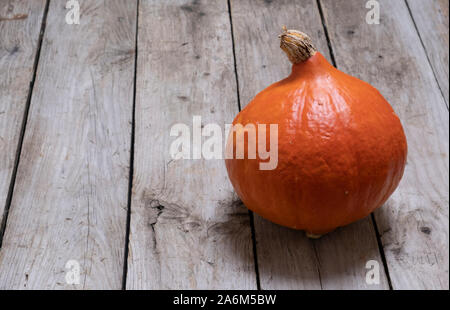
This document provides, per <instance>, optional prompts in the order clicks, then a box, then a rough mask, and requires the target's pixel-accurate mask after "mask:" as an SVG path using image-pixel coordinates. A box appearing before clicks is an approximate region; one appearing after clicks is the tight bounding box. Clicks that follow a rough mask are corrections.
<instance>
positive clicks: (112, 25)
mask: <svg viewBox="0 0 450 310" xmlns="http://www.w3.org/2000/svg"><path fill="white" fill-rule="evenodd" d="M67 2H68V1H66V0H49V1H47V0H29V1H25V0H0V217H1V220H2V222H1V223H2V225H1V230H0V232H1V235H0V236H1V239H0V240H1V250H0V288H1V289H10V288H11V289H58V288H60V289H121V288H124V289H178V288H182V289H219V288H220V289H256V288H261V289H394V290H396V289H448V288H449V273H448V272H449V271H448V270H449V239H448V232H449V218H448V203H449V153H448V147H449V141H448V139H449V112H448V101H449V96H448V94H449V75H448V70H449V68H448V58H449V57H448V48H449V28H448V27H449V20H448V19H449V3H448V1H447V0H427V1H424V0H394V1H392V0H378V1H375V2H377V3H378V4H379V9H380V11H379V12H380V19H379V24H376V23H375V24H373V23H368V22H367V21H366V18H367V14H368V12H369V10H370V9H371V6H373V5H374V4H373V2H374V1H364V0H345V1H334V0H318V1H316V0H297V1H288V0H285V1H275V0H274V1H271V0H266V1H262V0H261V1H260V0H254V1H253V0H252V1H250V0H249V1H236V0H231V1H226V0H213V1H206V0H170V1H157V0H135V1H123V0H79V1H78V2H79V4H80V20H79V24H71V23H70V22H68V20H67V16H69V15H68V13H69V12H70V11H69V10H68V8H66V4H67ZM71 2H73V1H71ZM75 2H76V1H75ZM366 5H367V7H366ZM72 13H73V14H75V13H74V12H72ZM71 16H72V17H74V16H75V15H71ZM69 17H70V16H69ZM69 20H70V18H69ZM72 21H74V19H72ZM283 25H287V26H288V28H294V29H299V30H302V31H304V32H306V33H308V34H310V36H311V37H312V39H313V40H314V42H315V43H316V45H317V47H318V49H319V50H320V51H321V52H322V53H323V54H324V55H325V56H326V57H327V58H328V59H329V60H330V62H333V63H334V65H335V66H337V67H338V68H339V69H340V70H342V71H344V72H347V73H349V74H352V75H354V76H357V77H359V78H361V79H363V80H365V81H367V82H369V83H371V84H373V85H374V86H375V87H377V88H378V89H379V90H380V91H381V92H382V93H383V95H384V96H385V97H386V98H387V99H388V101H389V102H390V103H391V105H392V106H393V108H394V109H395V111H396V112H397V114H398V115H399V117H400V119H401V120H402V123H403V126H404V129H405V132H406V135H407V139H408V144H409V154H408V163H407V167H406V171H405V175H404V178H403V180H402V182H401V184H400V187H399V188H398V189H397V191H396V192H395V193H394V195H393V196H392V197H391V198H390V199H389V200H388V202H387V203H386V204H385V205H384V206H382V207H381V208H380V209H378V210H377V211H376V212H375V213H374V214H373V215H372V216H370V217H368V218H366V219H364V220H361V221H359V222H357V223H355V224H352V225H349V226H347V227H344V228H340V229H338V230H336V231H334V232H332V233H330V234H328V235H326V236H324V237H322V238H321V239H318V240H310V239H308V238H306V237H305V235H304V233H303V232H301V231H294V230H290V229H287V228H283V227H280V226H277V225H275V224H272V223H270V222H268V221H266V220H264V219H262V218H260V217H259V216H258V215H256V214H252V213H250V212H248V211H247V209H246V208H245V206H243V204H242V203H241V202H240V200H239V198H238V197H237V196H236V194H235V193H234V191H233V188H232V186H231V184H230V183H229V181H228V178H227V174H226V169H225V165H224V162H223V161H222V160H202V159H199V160H173V159H171V156H170V153H169V147H170V144H171V142H172V140H173V138H172V137H171V136H170V129H171V127H172V126H173V125H174V124H176V123H185V124H191V123H192V117H193V115H199V116H201V117H202V122H204V123H205V124H207V123H212V122H213V123H217V124H226V123H230V122H231V121H232V120H233V118H234V116H235V115H236V114H237V113H238V111H239V109H241V108H243V107H244V106H245V105H246V104H247V103H248V102H249V101H250V100H251V98H252V97H253V96H254V95H255V94H257V93H258V92H259V91H261V90H262V89H263V88H265V87H266V86H268V85H270V84H271V83H273V82H275V81H277V80H280V79H282V78H284V77H285V76H287V75H288V74H289V72H290V63H289V62H288V60H287V58H286V57H285V55H284V54H283V52H282V51H281V50H280V49H279V41H278V38H277V35H278V34H279V33H280V32H281V26H283ZM375 271H379V281H378V283H377V281H374V279H375V280H376V277H375V278H370V279H369V281H368V280H367V279H366V276H367V275H368V272H372V274H373V272H375ZM370 280H372V281H370Z"/></svg>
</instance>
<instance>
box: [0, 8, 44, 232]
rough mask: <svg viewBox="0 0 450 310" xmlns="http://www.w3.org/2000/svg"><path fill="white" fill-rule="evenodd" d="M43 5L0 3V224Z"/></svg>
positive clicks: (28, 89) (11, 172)
mask: <svg viewBox="0 0 450 310" xmlns="http://www.w3.org/2000/svg"><path fill="white" fill-rule="evenodd" d="M45 3H46V0H39V1H20V0H15V1H2V3H1V4H0V223H1V222H2V220H3V216H4V215H5V216H6V214H4V208H5V206H6V200H7V196H8V191H9V188H10V184H11V177H12V174H13V170H14V164H15V159H16V150H17V147H18V144H19V138H20V132H21V128H22V120H23V117H24V113H25V110H26V104H27V98H28V94H29V91H30V83H31V81H32V79H33V73H34V70H33V68H34V63H35V58H36V52H37V50H38V41H39V32H40V29H41V24H42V18H43V16H44V9H45ZM0 235H1V233H0Z"/></svg>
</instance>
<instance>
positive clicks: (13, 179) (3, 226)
mask: <svg viewBox="0 0 450 310" xmlns="http://www.w3.org/2000/svg"><path fill="white" fill-rule="evenodd" d="M49 4H50V0H46V2H45V8H44V14H43V16H42V22H41V30H40V31H39V39H38V42H37V47H36V48H37V50H36V55H35V57H34V63H33V74H32V78H31V81H30V87H29V90H28V96H27V101H26V104H25V109H24V113H23V119H22V125H21V129H20V134H19V140H18V142H17V149H16V156H15V160H14V168H13V172H12V174H11V181H10V183H9V189H8V194H7V196H6V204H5V210H4V212H3V215H2V218H1V224H0V249H1V248H2V244H3V236H4V234H5V230H6V223H7V221H8V214H9V209H10V207H11V202H12V197H13V193H14V185H15V183H16V175H17V168H18V167H19V162H20V154H21V153H22V145H23V138H24V136H25V130H26V127H27V121H28V112H29V111H30V105H31V97H32V95H33V89H34V82H35V81H36V73H37V67H38V64H39V58H40V56H41V46H42V40H43V38H44V33H45V26H46V22H47V14H48V8H49Z"/></svg>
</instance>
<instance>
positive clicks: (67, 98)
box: [0, 0, 137, 289]
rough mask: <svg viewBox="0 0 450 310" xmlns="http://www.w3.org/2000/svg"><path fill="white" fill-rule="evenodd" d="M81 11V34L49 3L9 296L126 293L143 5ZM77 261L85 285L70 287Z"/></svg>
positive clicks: (16, 212) (6, 272)
mask: <svg viewBox="0 0 450 310" xmlns="http://www.w3.org/2000/svg"><path fill="white" fill-rule="evenodd" d="M23 2H24V3H25V1H23ZM26 2H27V3H28V2H35V1H26ZM80 3H81V19H80V25H68V24H66V22H65V15H66V12H67V11H66V9H65V1H51V2H50V7H49V12H48V18H47V27H46V30H45V34H44V39H43V43H42V50H41V55H40V61H39V65H38V70H37V78H36V82H35V85H34V91H33V94H32V99H31V107H30V113H29V117H28V123H27V128H26V132H25V137H24V143H23V149H22V155H21V158H20V162H19V167H18V173H17V179H16V184H15V190H14V194H13V200H12V204H11V209H10V212H9V217H8V222H7V226H6V232H5V235H4V240H3V247H2V249H1V252H0V288H1V289H7V288H14V289H25V288H26V289H58V288H64V289H69V288H76V289H77V288H83V289H93V288H96V289H120V288H121V285H122V274H123V261H124V249H125V228H126V216H127V192H128V175H129V159H130V154H129V151H130V136H131V126H130V122H131V117H132V105H133V85H134V84H133V83H134V52H135V51H134V48H135V27H136V26H135V23H136V12H137V11H136V2H135V1H122V0H109V1H108V2H107V5H105V2H104V1H94V0H85V1H80ZM39 11H41V10H39ZM18 13H19V12H18ZM33 41H34V39H33ZM29 44H31V43H29ZM30 54H31V52H30ZM18 87H19V88H20V86H18ZM69 260H76V261H78V262H79V264H80V267H81V275H80V284H78V285H75V284H74V285H69V284H66V281H65V275H66V272H67V271H68V270H66V268H65V265H66V262H67V261H69Z"/></svg>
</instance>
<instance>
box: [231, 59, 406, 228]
mask: <svg viewBox="0 0 450 310" xmlns="http://www.w3.org/2000/svg"><path fill="white" fill-rule="evenodd" d="M236 124H242V125H243V126H245V125H246V124H267V127H268V124H278V165H277V167H276V168H275V169H273V170H260V166H259V163H260V162H267V161H268V160H261V159H260V158H259V157H258V156H257V158H256V159H248V157H247V153H246V154H245V158H244V159H226V160H225V164H226V168H227V171H228V176H229V178H230V180H231V183H232V185H233V187H234V189H235V190H236V193H237V194H238V196H239V197H240V198H241V200H242V201H243V203H244V204H245V205H246V206H247V207H248V208H249V209H250V210H252V211H254V212H256V213H257V214H259V215H260V216H262V217H263V218H266V219H268V220H270V221H272V222H274V223H277V224H280V225H283V226H287V227H290V228H294V229H300V230H305V231H306V232H307V234H309V235H310V236H314V235H322V234H325V233H327V232H330V231H332V230H334V229H335V228H337V227H340V226H344V225H347V224H349V223H352V222H354V221H357V220H359V219H362V218H364V217H366V216H367V215H369V214H370V213H371V212H373V211H374V210H375V209H376V208H378V207H380V206H381V205H382V204H383V203H384V202H385V201H386V200H387V199H388V198H389V196H390V195H391V194H392V193H393V192H394V190H395V189H396V188H397V186H398V184H399V182H400V179H401V178H402V175H403V171H404V168H405V164H406V156H407V143H406V138H405V134H404V132H403V128H402V125H401V123H400V120H399V118H398V116H397V115H396V114H395V113H394V111H393V109H392V107H391V106H390V105H389V103H388V102H387V101H386V100H385V99H384V98H383V96H382V95H381V94H380V93H379V92H378V91H377V90H376V89H375V88H374V87H372V86H371V85H369V84H367V83H365V82H363V81H361V80H359V79H357V78H355V77H352V76H350V75H347V74H345V73H343V72H341V71H339V70H337V69H336V68H334V67H333V66H332V65H331V64H330V63H329V62H328V61H327V60H326V59H325V57H324V56H323V55H322V54H320V53H319V52H315V53H314V55H312V56H310V57H309V58H308V59H307V60H305V61H302V62H300V63H296V64H293V66H292V73H291V74H290V76H289V77H287V78H286V79H283V80H281V81H279V82H277V83H275V84H273V85H271V86H269V87H268V88H266V89H265V90H263V91H262V92H260V93H259V94H258V95H256V97H255V98H254V99H253V100H252V101H251V102H250V103H249V104H248V105H247V106H246V107H245V108H244V109H243V110H242V111H241V112H240V113H239V114H238V115H237V116H236V118H235V120H234V122H233V125H236ZM229 138H230V137H229ZM267 139H268V138H267ZM228 141H229V142H230V141H232V140H230V139H229V140H228ZM247 143H248V141H247V139H246V143H245V150H247ZM266 145H269V144H268V143H267V144H266ZM233 149H234V151H235V150H236V141H233Z"/></svg>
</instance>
